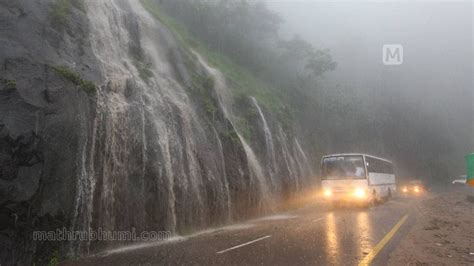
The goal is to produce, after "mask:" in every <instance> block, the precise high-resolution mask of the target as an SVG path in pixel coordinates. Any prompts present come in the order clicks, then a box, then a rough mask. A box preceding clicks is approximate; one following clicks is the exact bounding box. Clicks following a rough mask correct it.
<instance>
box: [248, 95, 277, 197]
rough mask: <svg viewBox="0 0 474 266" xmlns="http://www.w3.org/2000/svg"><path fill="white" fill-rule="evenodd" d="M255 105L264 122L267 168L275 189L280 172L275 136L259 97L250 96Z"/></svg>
mask: <svg viewBox="0 0 474 266" xmlns="http://www.w3.org/2000/svg"><path fill="white" fill-rule="evenodd" d="M250 99H251V101H252V103H253V105H254V106H255V108H256V109H257V111H258V114H259V116H260V119H261V120H262V124H263V131H264V133H265V146H266V153H267V154H266V155H267V156H266V157H267V158H266V161H267V168H268V172H269V175H270V178H271V182H272V187H273V189H274V190H275V189H276V187H275V186H276V180H275V173H277V172H278V168H277V167H278V165H277V163H276V158H275V146H274V144H273V136H272V131H271V130H270V127H269V126H268V123H267V120H266V119H265V116H264V115H263V112H262V109H261V108H260V105H258V102H257V99H255V98H254V97H250Z"/></svg>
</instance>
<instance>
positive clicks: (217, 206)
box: [71, 0, 307, 254]
mask: <svg viewBox="0 0 474 266" xmlns="http://www.w3.org/2000/svg"><path fill="white" fill-rule="evenodd" d="M85 3H86V6H87V16H88V19H89V22H90V42H91V49H92V51H93V53H94V56H95V57H96V58H97V61H98V62H99V72H100V73H99V74H98V75H100V76H101V77H102V80H103V82H102V83H101V84H99V85H100V89H99V91H98V93H97V98H96V102H95V105H96V106H95V112H96V114H95V116H93V117H94V120H93V123H92V125H89V126H87V127H86V128H84V129H83V130H82V131H84V132H88V134H86V136H85V137H84V138H85V139H84V140H83V144H81V145H83V150H81V154H80V156H79V157H78V158H79V159H78V165H79V166H80V167H79V173H78V184H77V195H76V196H77V199H76V202H75V204H76V206H75V213H74V214H73V216H74V217H73V220H74V221H73V227H74V229H78V230H87V229H89V228H97V227H101V228H102V229H103V230H120V229H123V228H128V229H129V228H135V229H136V231H137V232H140V231H143V230H154V231H158V230H166V231H171V232H173V233H174V234H179V233H181V232H183V231H184V232H189V231H191V230H199V229H203V228H205V227H207V226H211V225H216V224H223V223H228V222H229V221H231V220H232V219H233V218H237V219H238V218H240V216H239V215H241V216H245V213H246V212H247V211H248V210H242V208H243V207H245V208H247V209H257V210H258V211H259V212H260V213H264V212H267V211H271V210H273V209H274V207H275V205H276V203H277V200H278V197H279V194H281V187H282V186H283V185H288V186H290V185H291V186H297V184H299V180H300V179H301V176H300V175H302V174H303V173H302V172H303V170H302V169H303V168H304V166H303V165H305V164H307V159H306V157H305V155H304V152H303V151H302V149H301V147H300V146H299V143H297V141H295V142H294V143H290V142H289V141H288V138H287V137H286V135H285V133H284V132H283V130H282V129H281V127H280V126H278V125H276V126H275V127H274V128H277V129H278V130H277V131H276V134H273V133H272V128H271V127H270V126H269V124H268V121H267V118H266V117H265V115H264V113H263V111H262V109H261V108H260V106H259V104H258V102H257V100H256V99H255V98H251V99H252V102H253V104H254V106H255V108H256V110H257V111H258V114H259V117H260V120H261V125H262V129H263V130H262V132H263V134H264V138H265V143H263V144H262V145H265V151H266V152H265V156H261V157H262V158H259V157H258V156H257V154H256V153H255V152H254V149H253V148H252V145H256V143H251V140H246V139H245V138H243V137H242V134H240V133H239V130H238V128H237V127H236V126H235V125H236V121H237V120H236V119H237V117H236V116H235V115H234V113H233V110H232V106H233V97H232V96H231V95H232V94H231V93H230V88H229V87H228V85H227V82H226V79H225V77H224V76H223V74H222V73H221V72H220V71H219V70H217V69H215V68H213V67H211V66H210V65H209V64H208V63H207V62H206V60H205V59H204V58H202V57H201V56H200V55H199V54H198V53H196V52H194V51H191V52H190V55H194V56H193V57H192V60H195V61H196V62H195V63H196V65H197V68H198V69H199V70H201V72H204V74H207V75H209V76H211V77H212V78H213V80H214V86H213V88H211V89H213V93H214V92H215V97H216V99H217V104H218V111H217V112H218V120H217V121H214V120H211V119H209V118H206V117H203V114H202V111H201V113H200V111H199V106H197V105H198V104H197V103H196V101H194V99H192V98H191V96H190V92H189V88H188V87H187V86H188V85H186V84H185V83H186V82H183V77H185V76H187V75H188V74H187V73H186V71H187V70H186V69H185V68H183V67H177V65H186V64H184V62H183V58H182V57H181V56H180V54H181V53H182V52H183V51H182V50H180V49H179V47H180V44H179V43H177V42H176V40H175V38H174V36H173V34H172V33H171V32H170V31H169V30H168V29H167V28H166V27H165V26H163V25H162V24H161V23H160V22H159V21H157V20H156V19H155V18H154V17H152V16H151V15H150V14H149V13H148V12H147V11H146V10H145V9H144V7H143V6H142V5H141V4H140V2H139V1H138V0H122V1H116V0H101V1H95V0H86V1H85ZM130 47H139V48H140V54H141V56H138V58H137V57H136V55H135V57H134V55H131V52H130V50H131V49H130ZM170 54H173V55H174V56H173V59H170V56H169V55H170ZM137 60H143V62H138V63H137ZM144 66H145V67H146V68H148V69H147V71H149V73H151V74H150V75H148V76H147V78H144V77H143V75H141V72H143V71H144V70H143V69H142V68H143V67H144ZM201 72H199V73H201ZM184 80H186V79H185V78H184ZM209 97H211V95H209ZM212 97H214V96H212ZM216 119H217V118H216ZM84 125H86V123H84ZM89 127H91V128H92V129H89ZM229 132H230V133H231V135H232V136H234V135H235V136H236V137H235V138H231V139H229V137H228V136H227V135H229V134H228V133H229ZM259 156H260V154H259ZM229 158H230V159H229ZM281 160H283V161H284V162H285V163H284V164H281V163H280V162H281ZM295 160H297V161H299V162H297V163H296V162H295ZM261 162H264V163H261ZM296 165H300V169H298V170H297V168H298V167H297V166H296ZM285 168H286V169H287V171H286V172H283V169H285ZM242 202H243V203H242ZM242 206H243V207H242ZM89 244H90V245H91V246H92V245H94V244H97V245H99V244H100V245H102V246H101V248H103V245H105V246H107V245H108V244H101V243H87V245H82V244H81V245H76V244H73V245H72V247H71V249H72V250H73V253H79V254H81V253H88V252H89ZM109 244H110V245H113V244H115V243H109ZM93 249H94V246H92V247H91V250H93Z"/></svg>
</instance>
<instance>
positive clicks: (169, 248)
mask: <svg viewBox="0 0 474 266" xmlns="http://www.w3.org/2000/svg"><path fill="white" fill-rule="evenodd" d="M417 202H418V200H417V199H413V198H396V199H392V200H391V201H389V202H387V203H384V204H380V205H377V206H375V207H371V208H369V209H364V208H357V209H354V208H336V209H334V208H330V207H324V206H321V205H318V204H314V205H309V206H306V207H304V208H301V209H299V210H296V211H292V212H288V213H282V214H277V215H274V216H268V217H264V218H261V219H257V220H252V221H248V222H245V223H242V224H238V225H233V226H228V227H224V228H221V229H218V230H215V231H210V232H207V233H202V234H198V235H195V236H192V237H187V238H183V239H178V240H175V241H168V242H166V243H161V244H159V245H152V246H148V247H141V248H138V249H129V250H120V251H115V252H111V253H108V254H107V255H101V256H95V257H91V258H87V259H82V260H79V261H73V262H67V263H64V264H65V265H86V264H87V265H89V264H92V265H130V264H132V265H155V264H160V265H170V264H173V265H174V264H180V265H182V264H187V265H189V264H197V265H242V264H246V265H249V264H251V265H257V264H258V265H359V264H360V263H361V262H362V263H367V262H368V263H371V265H385V264H386V263H387V261H388V257H389V254H390V252H391V251H393V249H394V248H395V247H396V245H397V244H398V242H399V241H400V239H401V238H402V237H403V235H404V234H406V233H407V231H408V230H409V228H410V227H411V225H413V223H414V222H416V208H417ZM405 217H406V218H405Z"/></svg>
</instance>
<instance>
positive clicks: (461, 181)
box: [452, 175, 467, 185]
mask: <svg viewBox="0 0 474 266" xmlns="http://www.w3.org/2000/svg"><path fill="white" fill-rule="evenodd" d="M466 183H467V176H465V175H461V176H459V177H458V179H455V180H453V181H452V184H453V185H456V184H461V185H466Z"/></svg>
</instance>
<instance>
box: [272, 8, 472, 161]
mask: <svg viewBox="0 0 474 266" xmlns="http://www.w3.org/2000/svg"><path fill="white" fill-rule="evenodd" d="M267 2H268V6H269V7H270V9H272V10H274V11H276V12H277V13H278V14H280V15H281V16H282V17H283V19H284V20H285V22H284V23H283V25H282V30H281V33H282V35H283V36H285V37H287V38H289V37H291V36H293V35H294V34H298V35H300V36H301V37H302V38H303V39H306V40H308V41H310V42H311V43H312V44H313V45H314V46H316V47H318V48H329V49H330V50H331V54H332V56H333V58H334V60H335V61H336V62H337V63H338V66H337V69H336V70H335V71H333V72H332V73H330V74H328V75H326V79H325V81H324V84H325V85H324V86H327V88H330V87H331V86H333V85H335V84H339V85H343V86H347V87H349V88H351V89H353V90H355V91H360V92H364V93H366V92H369V93H371V95H373V97H384V95H386V94H387V93H388V92H390V93H392V94H395V95H398V97H399V98H397V101H399V104H400V105H401V106H404V105H407V106H410V107H414V108H415V110H417V111H418V112H421V113H424V114H429V115H432V116H434V117H437V119H438V120H437V121H439V123H440V124H441V126H442V127H443V128H445V130H446V134H451V135H452V136H450V138H451V139H453V141H454V142H455V143H456V146H457V148H458V150H459V151H460V154H459V156H462V155H461V154H462V153H465V154H467V153H468V152H474V107H473V106H474V104H473V102H474V92H473V91H474V87H473V80H472V76H473V52H472V51H473V41H472V36H473V26H472V25H473V21H472V17H473V4H472V2H468V1H466V2H428V1H416V2H414V1H398V2H397V1H389V2H384V3H381V2H362V1H345V2H340V1H337V2H325V1H275V0H273V1H272V0H267ZM384 44H401V45H403V48H404V63H403V64H402V65H400V66H385V65H383V63H382V46H383V45H384ZM371 100H372V101H374V99H368V101H367V103H369V104H370V102H371Z"/></svg>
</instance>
